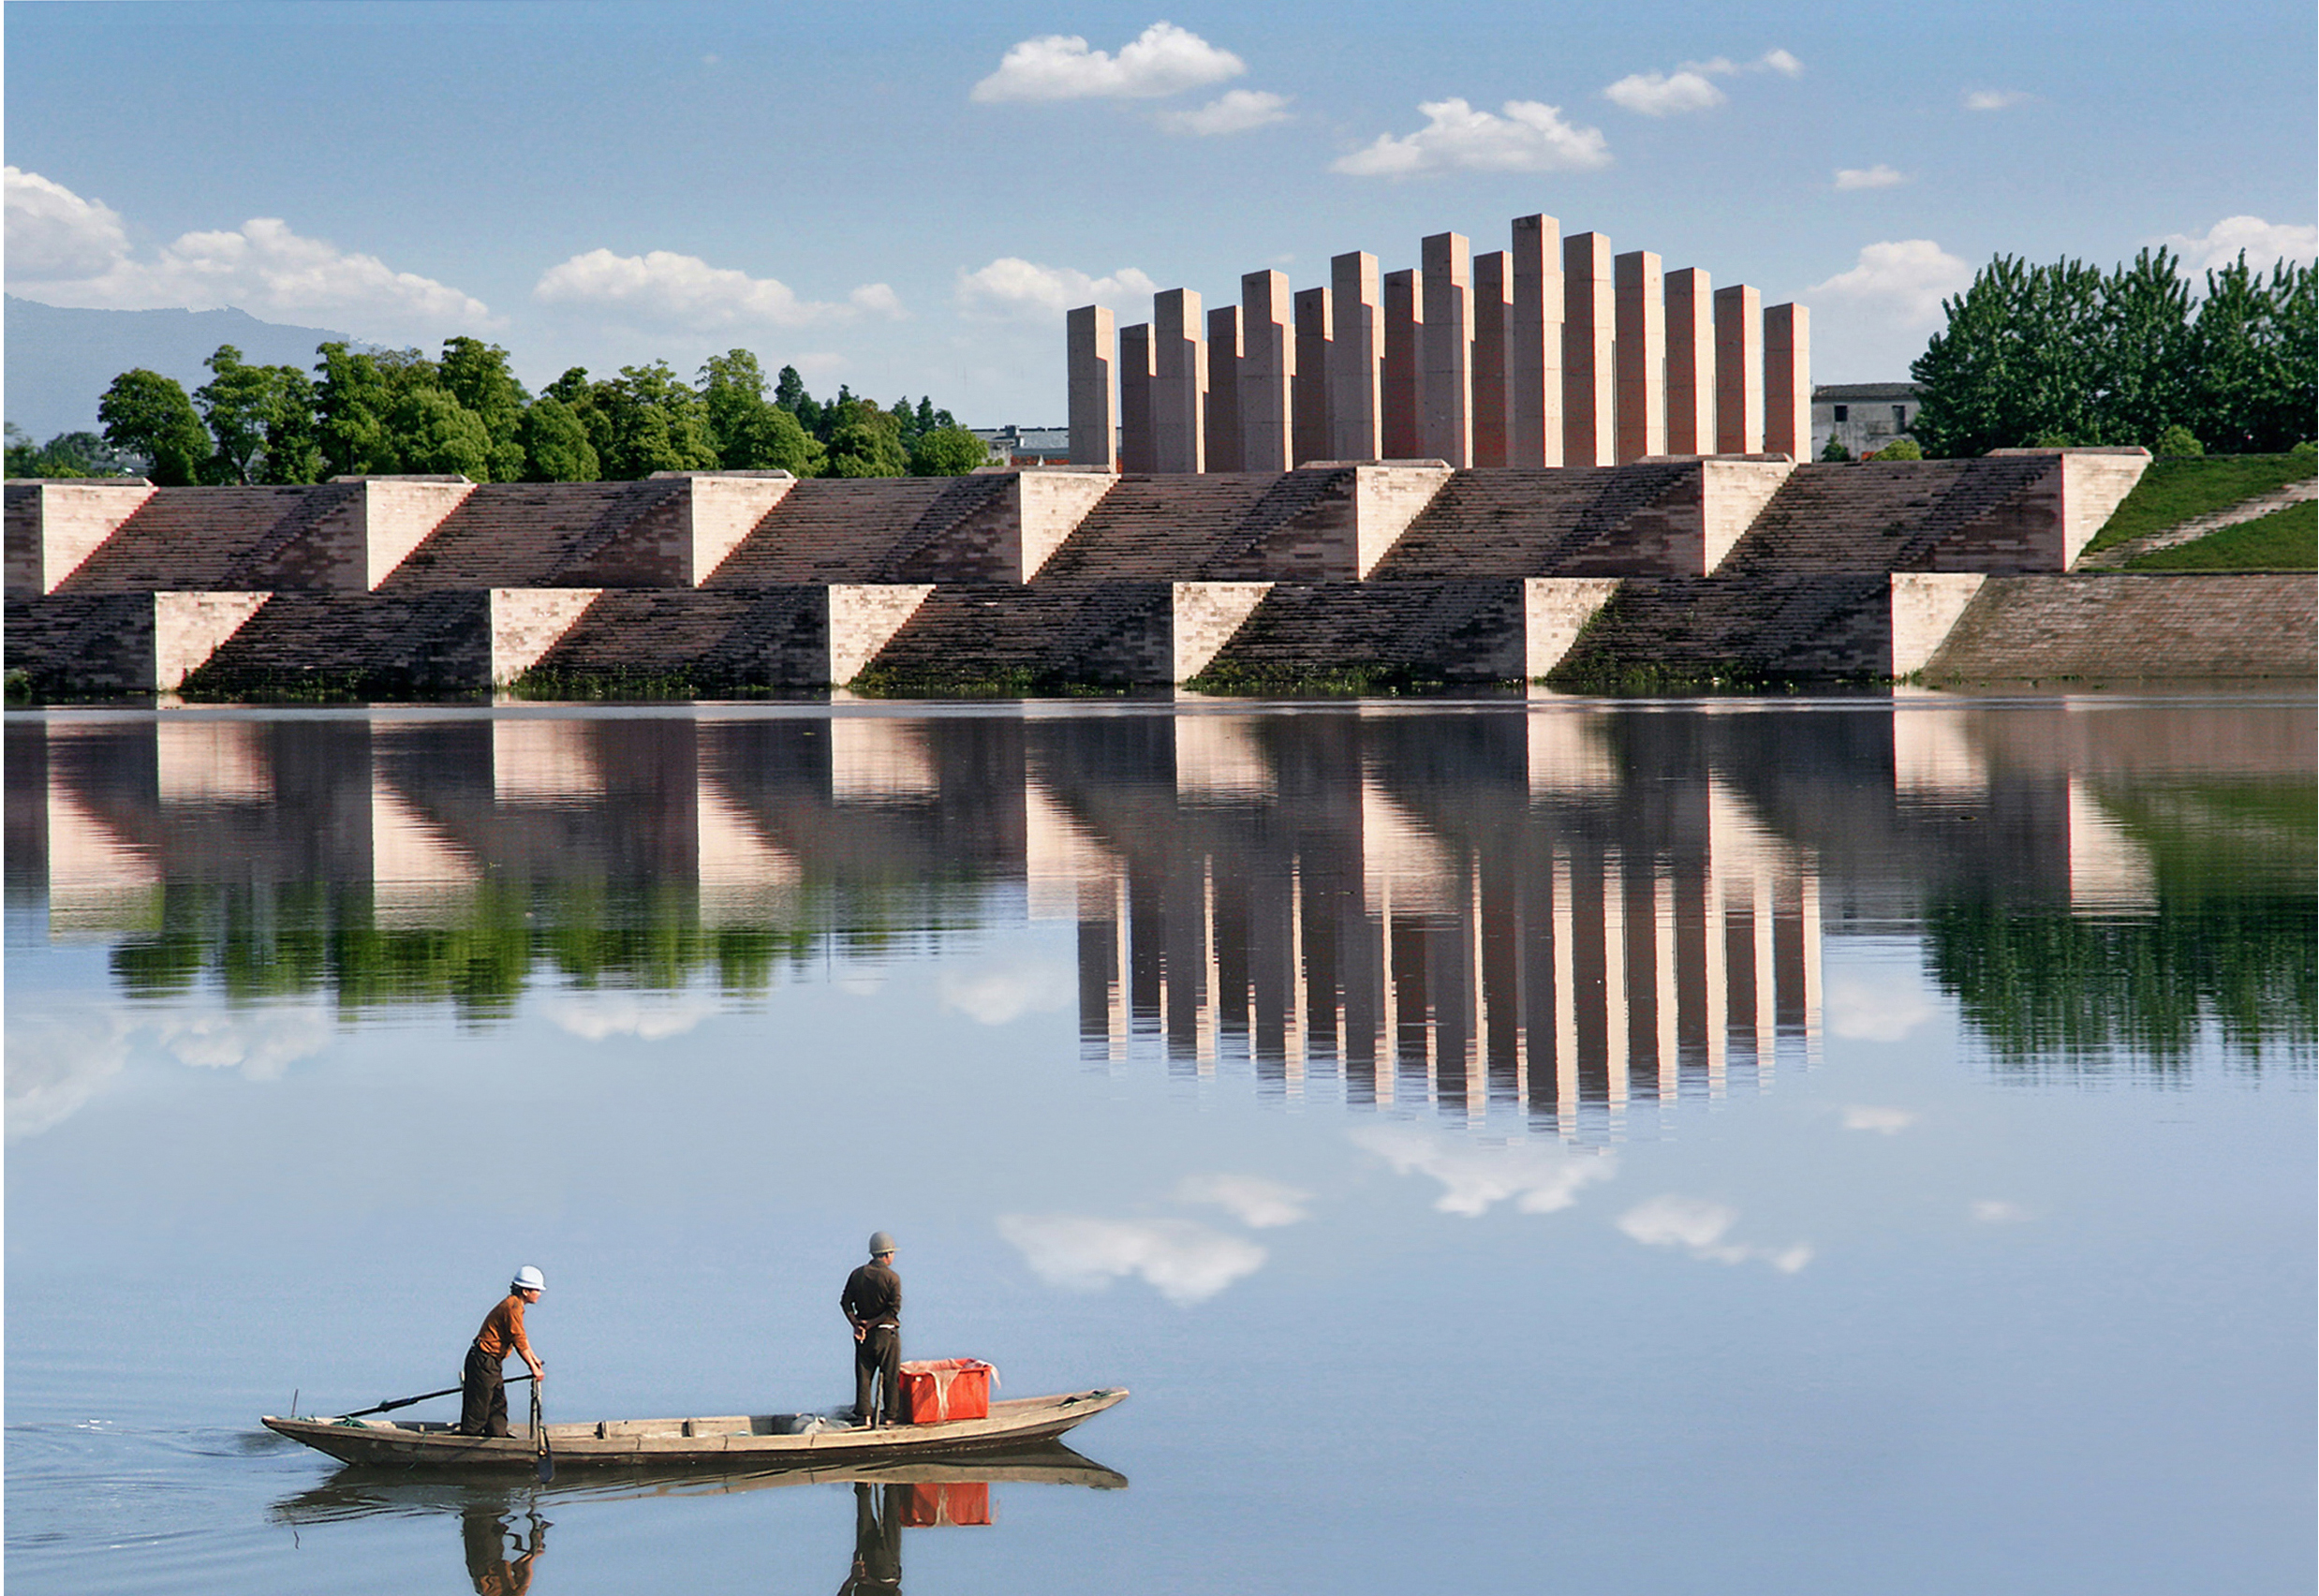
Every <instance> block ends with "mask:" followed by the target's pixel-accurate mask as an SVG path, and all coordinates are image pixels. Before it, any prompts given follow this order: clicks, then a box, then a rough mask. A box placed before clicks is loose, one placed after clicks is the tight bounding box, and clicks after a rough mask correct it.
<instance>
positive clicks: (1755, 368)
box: [1715, 283, 1764, 454]
mask: <svg viewBox="0 0 2319 1596" xmlns="http://www.w3.org/2000/svg"><path fill="white" fill-rule="evenodd" d="M1763 450H1764V296H1763V295H1762V294H1761V293H1760V292H1758V291H1757V290H1756V289H1754V288H1749V287H1748V286H1747V285H1746V284H1744V283H1742V284H1740V285H1739V286H1738V287H1737V288H1718V289H1716V290H1715V451H1716V452H1717V453H1718V454H1760V453H1762V452H1763Z"/></svg>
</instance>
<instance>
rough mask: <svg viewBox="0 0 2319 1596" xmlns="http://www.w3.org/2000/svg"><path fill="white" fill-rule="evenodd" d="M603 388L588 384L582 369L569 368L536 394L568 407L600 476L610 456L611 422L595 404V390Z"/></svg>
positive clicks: (586, 376) (601, 408)
mask: <svg viewBox="0 0 2319 1596" xmlns="http://www.w3.org/2000/svg"><path fill="white" fill-rule="evenodd" d="M606 386H607V384H604V383H600V382H590V381H589V380H588V373H587V368H586V367H585V366H573V367H572V368H571V369H570V370H569V371H567V372H565V373H564V375H563V376H561V377H557V378H556V379H555V380H554V382H551V383H549V384H548V385H547V387H546V388H544V389H542V390H541V391H540V395H539V396H540V397H541V398H543V399H554V400H558V401H561V402H562V403H563V404H565V405H567V406H570V408H571V413H572V414H573V415H574V416H577V417H578V418H579V419H580V424H581V426H583V428H585V429H586V431H587V435H588V447H589V448H590V449H592V450H594V451H596V463H597V472H598V476H601V475H602V474H603V468H604V460H605V458H606V456H608V455H609V454H611V452H612V418H611V417H610V416H607V415H606V414H605V413H604V409H603V406H600V405H598V403H597V399H598V390H599V389H601V388H604V387H606Z"/></svg>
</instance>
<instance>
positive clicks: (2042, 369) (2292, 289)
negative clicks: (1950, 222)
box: [1909, 249, 2319, 455]
mask: <svg viewBox="0 0 2319 1596" xmlns="http://www.w3.org/2000/svg"><path fill="white" fill-rule="evenodd" d="M1941 308H1942V311H1943V312H1944V313H1945V314H1946V316H1947V324H1946V325H1945V326H1944V327H1943V328H1942V330H1941V331H1940V332H1938V333H1934V334H1933V335H1932V340H1931V342H1930V343H1929V344H1928V346H1927V347H1926V349H1925V352H1924V353H1923V354H1922V355H1920V356H1918V357H1917V359H1916V360H1915V362H1913V364H1912V365H1911V366H1910V368H1909V375H1910V376H1912V377H1914V378H1915V379H1916V383H1917V386H1918V388H1919V390H1920V398H1921V401H1922V405H1923V407H1922V409H1920V410H1919V411H1918V413H1917V416H1916V419H1915V421H1914V422H1913V426H1912V428H1911V430H1912V432H1913V434H1914V435H1915V436H1916V438H1917V440H1918V442H1920V443H1921V444H1922V445H1923V446H1924V449H1925V451H1926V452H1927V453H1928V454H1936V455H1969V454H1981V453H1985V452H1986V451H1989V450H1991V449H2007V448H2023V447H2047V448H2050V447H2053V446H2055V445H2071V444H2076V445H2090V444H2139V445H2141V446H2142V447H2144V448H2146V449H2149V450H2151V451H2153V452H2157V453H2165V454H2194V453H2203V452H2206V451H2217V452H2222V453H2230V454H2250V453H2276V452H2279V451H2284V450H2288V449H2291V448H2293V447H2294V446H2295V445H2296V444H2298V443H2301V442H2304V441H2306V440H2308V439H2310V438H2311V437H2312V435H2313V431H2314V425H2313V415H2314V412H2315V411H2319V273H2315V272H2314V269H2313V268H2312V266H2309V265H2303V264H2294V263H2289V262H2286V261H2282V262H2280V263H2279V264H2278V265H2276V266H2274V267H2273V268H2272V269H2271V271H2270V272H2269V273H2268V274H2267V275H2266V274H2265V273H2260V272H2257V271H2254V270H2253V269H2252V268H2250V267H2249V266H2248V265H2247V259H2246V257H2245V255H2243V254H2241V255H2240V256H2239V257H2238V259H2237V260H2236V261H2234V262H2232V263H2231V264H2229V265H2226V266H2222V267H2217V268H2214V269H2212V270H2209V271H2208V273H2206V291H2205V292H2204V293H2202V294H2196V295H2193V293H2192V291H2191V285H2190V283H2189V282H2188V281H2187V280H2186V279H2185V278H2184V277H2183V276H2182V274H2181V262H2180V260H2179V259H2178V258H2177V257H2175V256H2174V255H2173V254H2171V253H2170V252H2168V251H2166V250H2164V249H2145V250H2144V251H2142V252H2141V253H2140V254H2139V255H2137V256H2135V257H2134V263H2133V264H2132V265H2130V266H2119V267H2116V268H2113V269H2112V270H2110V271H2108V272H2104V271H2101V270H2100V269H2098V268H2096V267H2092V266H2089V265H2087V264H2086V263H2085V262H2083V261H2079V260H2070V259H2062V260H2058V261H2055V262H2054V263H2053V264H2052V265H2049V266H2033V265H2031V264H2030V263H2029V262H2028V261H2026V260H2023V259H2015V258H2013V257H2012V256H2007V255H2000V256H1998V257H1997V258H1996V259H1993V260H1991V261H1990V262H1989V264H1988V265H1987V266H1985V267H1983V268H1982V269H1981V271H1980V272H1979V273H1975V275H1974V277H1973V279H1972V287H1970V288H1967V289H1966V290H1965V291H1964V292H1963V293H1961V294H1959V295H1957V297H1956V298H1954V299H1948V300H1943V301H1942V303H1941Z"/></svg>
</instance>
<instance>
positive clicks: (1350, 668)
mask: <svg viewBox="0 0 2319 1596" xmlns="http://www.w3.org/2000/svg"><path fill="white" fill-rule="evenodd" d="M1509 685H1511V686H1514V687H1519V686H1520V685H1521V684H1520V683H1518V682H1517V683H1513V684H1509ZM1184 686H1185V687H1188V688H1189V689H1190V690H1191V691H1193V692H1195V693H1210V694H1213V695H1215V696H1216V697H1218V698H1423V697H1428V696H1431V695H1434V694H1438V693H1445V692H1448V691H1450V690H1451V687H1452V686H1453V684H1452V683H1451V682H1450V680H1449V679H1448V678H1447V677H1445V676H1443V675H1442V674H1441V673H1440V672H1438V671H1425V670H1419V669H1414V668H1412V667H1411V666H1407V665H1385V664H1380V663H1378V662H1376V661H1374V660H1370V661H1366V662H1362V663H1357V664H1346V665H1312V666H1296V665H1280V664H1256V665H1250V664H1234V663H1230V662H1219V663H1216V664H1212V665H1210V666H1209V667H1208V668H1207V669H1206V670H1204V671H1203V672H1200V673H1199V674H1198V675H1197V676H1194V677H1193V678H1192V679H1191V680H1190V681H1189V682H1186V683H1185V684H1184ZM1462 686H1464V687H1469V688H1470V687H1471V684H1470V683H1469V684H1462Z"/></svg>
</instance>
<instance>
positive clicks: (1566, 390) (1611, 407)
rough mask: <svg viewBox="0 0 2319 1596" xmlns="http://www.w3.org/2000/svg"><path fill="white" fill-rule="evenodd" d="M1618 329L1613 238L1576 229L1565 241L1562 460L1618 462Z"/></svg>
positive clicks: (1585, 463) (1572, 462) (1568, 463)
mask: <svg viewBox="0 0 2319 1596" xmlns="http://www.w3.org/2000/svg"><path fill="white" fill-rule="evenodd" d="M1616 336H1617V309H1616V306H1615V305H1614V303H1613V301H1612V289H1611V264H1610V240H1609V239H1607V238H1604V237H1603V235H1602V234H1601V233H1597V232H1583V233H1573V234H1572V235H1571V236H1570V237H1568V238H1566V239H1564V240H1563V241H1562V462H1563V464H1564V465H1566V466H1610V465H1615V464H1616V463H1617V451H1618V374H1617V370H1616V369H1615V367H1614V364H1613V361H1612V349H1611V342H1612V340H1613V338H1615V337H1616Z"/></svg>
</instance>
